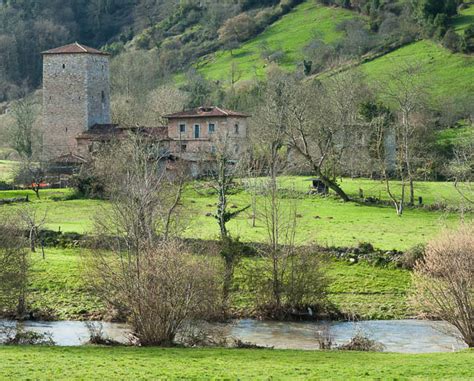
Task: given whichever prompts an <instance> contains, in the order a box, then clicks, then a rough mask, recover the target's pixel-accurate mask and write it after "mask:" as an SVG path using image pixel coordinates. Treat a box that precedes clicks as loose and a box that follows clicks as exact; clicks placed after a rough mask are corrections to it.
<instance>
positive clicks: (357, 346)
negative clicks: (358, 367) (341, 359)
mask: <svg viewBox="0 0 474 381" xmlns="http://www.w3.org/2000/svg"><path fill="white" fill-rule="evenodd" d="M383 348H384V346H383V344H381V343H379V342H377V341H375V340H372V339H369V338H368V337H367V336H365V335H364V334H363V333H361V332H358V333H356V335H355V336H354V337H353V338H352V339H351V340H350V341H349V342H348V343H346V344H343V345H340V346H339V347H338V348H337V349H340V350H342V351H364V352H381V351H383Z"/></svg>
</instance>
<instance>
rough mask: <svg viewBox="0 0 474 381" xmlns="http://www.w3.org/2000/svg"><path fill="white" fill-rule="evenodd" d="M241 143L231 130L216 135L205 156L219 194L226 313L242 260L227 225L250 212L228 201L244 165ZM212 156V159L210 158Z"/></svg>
mask: <svg viewBox="0 0 474 381" xmlns="http://www.w3.org/2000/svg"><path fill="white" fill-rule="evenodd" d="M238 143H239V142H238V141H236V139H235V138H234V137H233V136H232V135H231V131H230V127H228V128H223V129H220V130H218V131H216V132H215V133H214V134H213V136H212V138H211V144H212V147H213V148H212V150H211V152H210V153H209V152H203V153H202V154H203V155H205V156H206V157H207V158H208V159H209V160H211V163H212V167H214V168H213V170H211V181H210V184H211V186H212V187H213V188H214V190H215V192H216V193H217V197H218V200H217V210H216V214H215V217H216V219H217V222H218V224H219V233H220V241H221V256H222V257H223V259H224V281H223V292H222V297H223V301H224V309H226V308H227V304H228V299H229V294H230V290H231V287H232V281H233V277H234V268H235V266H236V264H237V262H238V260H239V250H238V245H237V244H235V241H234V238H233V237H231V235H230V234H229V231H228V228H227V224H228V222H229V221H231V220H232V219H233V218H235V217H237V216H238V215H239V214H241V213H242V212H244V211H245V210H247V209H248V208H249V206H245V207H243V208H239V209H236V210H230V208H229V204H228V197H229V194H230V193H231V191H232V189H233V188H234V187H235V183H234V180H235V177H236V176H237V175H238V174H239V172H240V168H241V167H240V165H241V162H240V160H239V158H238V153H236V152H235V147H236V144H238ZM209 154H210V155H209Z"/></svg>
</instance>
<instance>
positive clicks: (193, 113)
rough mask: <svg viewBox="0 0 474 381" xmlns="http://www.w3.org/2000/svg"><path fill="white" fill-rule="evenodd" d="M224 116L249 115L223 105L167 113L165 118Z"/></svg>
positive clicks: (243, 116) (245, 116) (246, 116)
mask: <svg viewBox="0 0 474 381" xmlns="http://www.w3.org/2000/svg"><path fill="white" fill-rule="evenodd" d="M210 116H211V117H212V116H216V117H219V116H220V117H222V116H224V117H225V116H236V117H242V118H248V117H249V115H247V114H244V113H241V112H237V111H232V110H226V109H224V108H221V107H198V108H194V109H192V110H186V111H180V112H176V113H174V114H168V115H165V116H164V117H165V118H168V119H182V118H205V117H210Z"/></svg>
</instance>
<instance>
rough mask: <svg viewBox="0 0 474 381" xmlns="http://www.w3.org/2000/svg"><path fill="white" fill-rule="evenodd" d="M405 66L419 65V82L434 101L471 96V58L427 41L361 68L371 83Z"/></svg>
mask: <svg viewBox="0 0 474 381" xmlns="http://www.w3.org/2000/svg"><path fill="white" fill-rule="evenodd" d="M404 64H411V65H419V66H420V68H421V71H420V73H419V74H418V80H419V81H420V82H422V83H424V85H425V86H426V90H427V92H429V93H430V94H431V95H432V96H433V101H435V102H436V101H438V102H439V101H441V100H442V99H446V98H447V97H454V98H457V97H464V96H465V95H467V94H474V81H473V80H472V78H474V57H473V56H469V55H464V54H453V53H450V52H449V51H448V50H446V49H444V48H443V47H441V46H439V45H437V44H436V43H434V42H432V41H428V40H423V41H418V42H415V43H413V44H410V45H407V46H404V47H402V48H400V49H397V50H395V51H394V52H391V53H389V54H386V55H384V56H382V57H380V58H377V59H375V60H373V61H371V62H368V63H365V64H363V65H362V69H363V71H364V72H365V73H366V74H367V76H368V77H369V79H370V80H374V81H375V80H378V79H381V78H383V77H384V75H385V74H386V73H390V72H392V73H393V72H394V71H395V70H396V69H397V68H399V67H400V66H401V65H404Z"/></svg>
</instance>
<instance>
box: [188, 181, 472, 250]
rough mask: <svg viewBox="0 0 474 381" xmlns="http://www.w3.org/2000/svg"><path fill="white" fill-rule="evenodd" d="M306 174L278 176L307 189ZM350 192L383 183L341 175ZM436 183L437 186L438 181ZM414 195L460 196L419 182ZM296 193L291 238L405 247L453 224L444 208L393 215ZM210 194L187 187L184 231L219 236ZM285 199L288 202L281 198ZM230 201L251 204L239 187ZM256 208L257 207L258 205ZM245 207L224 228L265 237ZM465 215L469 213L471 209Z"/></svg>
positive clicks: (377, 188) (451, 199) (373, 189)
mask: <svg viewBox="0 0 474 381" xmlns="http://www.w3.org/2000/svg"><path fill="white" fill-rule="evenodd" d="M306 179H308V177H292V178H288V177H287V178H283V179H282V181H284V182H285V181H286V182H287V184H288V186H293V185H292V184H293V183H294V187H295V188H296V189H300V190H303V189H308V187H309V184H310V182H308V181H305V180H306ZM341 184H342V186H343V188H347V189H348V192H349V194H351V195H353V196H356V195H357V194H358V189H359V187H362V188H363V189H364V192H365V195H366V196H369V195H374V196H377V197H378V196H379V195H380V196H382V198H386V196H385V194H384V193H381V190H382V189H383V184H381V183H380V182H374V181H370V180H344V181H343V183H341ZM438 185H439V186H438ZM416 189H417V191H416V196H417V197H418V196H419V195H420V196H422V197H423V198H424V199H425V202H426V203H432V202H435V201H440V202H441V201H446V202H448V203H453V204H454V203H455V201H456V202H458V201H459V199H460V197H459V196H458V195H457V194H456V191H455V189H454V187H452V185H449V184H447V183H418V184H417V185H416ZM299 197H300V198H299V199H297V201H296V204H297V211H298V213H299V214H300V217H299V218H298V220H297V224H298V225H297V234H296V242H297V243H299V244H303V243H314V242H316V243H319V244H321V245H327V246H353V245H356V244H357V243H359V242H367V241H369V242H371V243H372V244H373V245H374V246H375V247H377V248H381V249H386V250H391V249H398V250H404V249H407V248H409V247H411V246H414V245H416V244H418V243H423V242H426V241H427V240H429V239H430V238H431V237H433V236H434V235H436V234H437V233H438V232H439V231H440V230H441V229H442V228H443V227H446V226H455V225H456V224H457V223H458V221H459V215H458V214H456V213H448V212H443V211H428V210H426V209H406V210H405V212H404V215H403V216H402V217H398V216H397V215H396V213H395V211H394V209H393V208H391V207H388V206H386V207H382V206H367V205H359V204H357V203H353V202H349V203H343V202H341V201H340V200H337V199H334V198H331V197H330V198H321V197H318V196H307V195H304V194H303V192H301V193H300V195H299ZM215 202H216V197H215V196H203V195H198V194H196V193H192V192H191V191H189V192H188V193H187V194H186V198H185V206H186V209H187V210H188V214H189V218H187V221H188V227H187V229H185V230H184V232H183V234H184V235H185V236H186V237H198V238H202V239H215V238H216V237H218V226H217V223H216V220H215V219H214V218H213V217H212V216H210V217H209V216H207V214H208V213H212V212H214V209H215V205H214V204H215ZM286 202H290V201H289V200H286ZM229 203H230V204H231V205H235V206H237V207H244V206H246V205H249V204H250V197H249V195H248V194H247V193H245V192H242V193H239V194H237V195H233V196H231V197H230V198H229ZM257 212H258V211H257ZM250 214H251V212H250V211H247V212H245V213H242V214H240V215H239V216H238V217H237V218H235V219H233V220H231V221H230V223H229V230H230V232H231V233H232V234H233V235H234V236H239V237H240V238H241V239H242V240H243V241H247V242H248V241H265V239H266V238H265V237H266V233H265V231H266V230H265V226H264V225H263V224H262V223H260V222H258V223H257V226H256V227H255V228H254V227H252V226H251V218H250ZM467 218H468V219H469V218H471V217H470V215H468V216H467Z"/></svg>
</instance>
